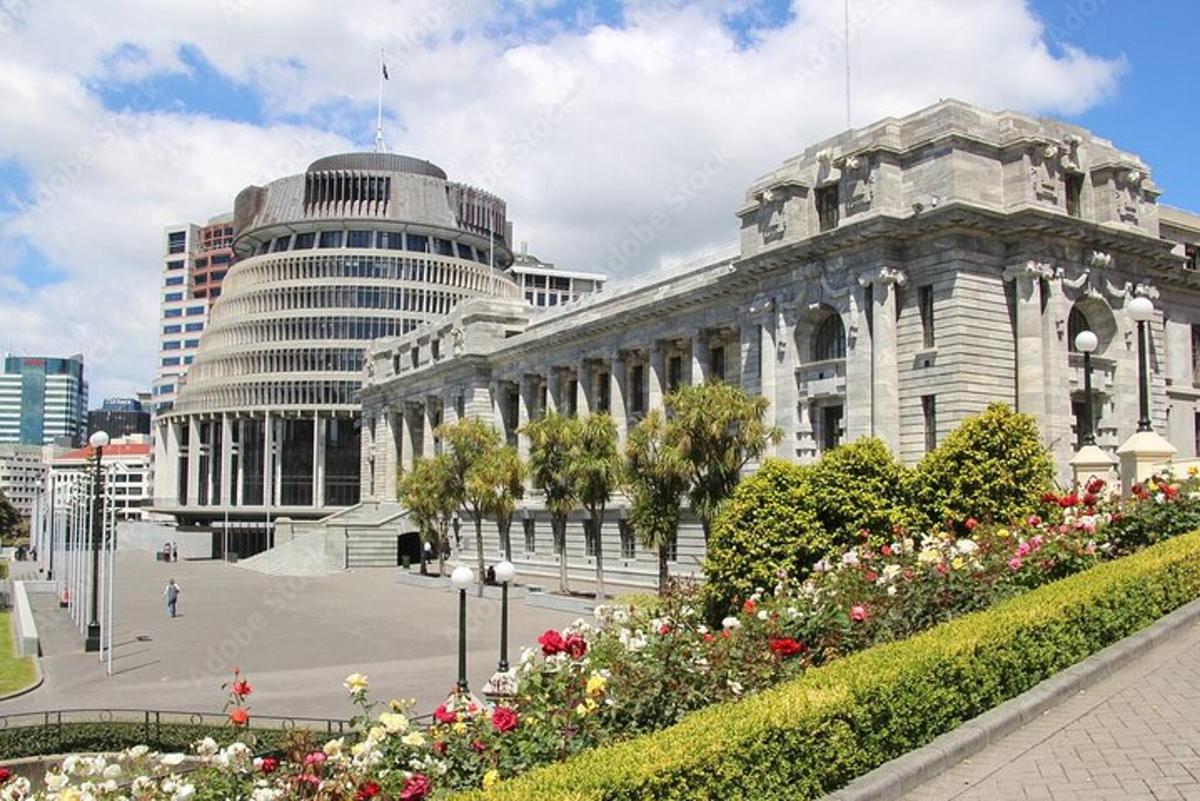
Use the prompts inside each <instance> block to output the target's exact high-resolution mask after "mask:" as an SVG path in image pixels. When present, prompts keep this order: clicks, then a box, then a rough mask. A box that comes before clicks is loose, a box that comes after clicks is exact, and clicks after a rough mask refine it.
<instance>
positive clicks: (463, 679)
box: [450, 565, 475, 695]
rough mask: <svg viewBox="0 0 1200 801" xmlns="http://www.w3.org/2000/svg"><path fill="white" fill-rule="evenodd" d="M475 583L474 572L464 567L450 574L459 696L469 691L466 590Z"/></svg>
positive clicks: (456, 687) (457, 568)
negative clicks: (455, 605)
mask: <svg viewBox="0 0 1200 801" xmlns="http://www.w3.org/2000/svg"><path fill="white" fill-rule="evenodd" d="M474 583H475V571H473V570H472V569H471V568H469V567H467V566H466V565H459V566H458V567H456V568H454V572H453V573H451V574H450V584H451V586H453V587H454V589H456V590H458V683H457V685H456V686H455V689H456V691H457V693H458V694H459V695H466V694H467V693H469V692H470V691H471V689H470V687H468V686H467V588H469V587H470V586H471V585H473V584H474Z"/></svg>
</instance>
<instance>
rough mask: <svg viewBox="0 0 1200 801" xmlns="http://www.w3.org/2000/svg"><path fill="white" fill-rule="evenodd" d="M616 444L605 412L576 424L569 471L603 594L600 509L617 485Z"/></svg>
mask: <svg viewBox="0 0 1200 801" xmlns="http://www.w3.org/2000/svg"><path fill="white" fill-rule="evenodd" d="M623 466H624V465H623V464H622V462H621V452H620V450H619V449H618V447H617V425H616V423H615V422H614V421H613V419H612V417H611V416H609V415H607V414H592V415H588V416H587V417H585V418H583V419H582V420H581V421H580V422H579V425H578V430H577V434H576V437H575V447H574V448H573V449H572V451H571V463H570V465H569V468H568V470H569V473H570V476H571V481H572V482H573V483H574V484H575V495H576V497H577V498H578V499H579V503H580V504H582V506H583V508H584V509H585V510H587V513H588V518H589V520H590V522H591V524H592V543H593V546H594V551H595V556H596V597H597V598H604V597H606V596H605V592H604V539H603V536H602V534H603V527H604V510H605V508H606V507H607V506H608V502H609V500H610V499H611V498H612V494H613V492H615V491H616V489H617V488H618V487H619V486H620V485H621V472H622V468H623Z"/></svg>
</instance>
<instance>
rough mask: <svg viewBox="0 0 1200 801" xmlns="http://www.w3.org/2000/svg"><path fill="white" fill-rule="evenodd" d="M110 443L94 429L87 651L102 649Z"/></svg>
mask: <svg viewBox="0 0 1200 801" xmlns="http://www.w3.org/2000/svg"><path fill="white" fill-rule="evenodd" d="M108 443H109V438H108V432H106V431H94V432H92V435H91V436H90V437H88V444H89V445H91V446H92V448H93V450H95V451H96V462H95V465H94V467H95V472H94V473H93V474H92V547H91V551H92V611H91V616H90V617H89V618H88V624H87V636H86V638H85V639H84V641H83V650H84V651H85V652H95V651H99V650H100V541H101V540H102V539H103V538H104V479H103V477H102V476H101V463H102V461H103V459H104V448H105V446H107V445H108Z"/></svg>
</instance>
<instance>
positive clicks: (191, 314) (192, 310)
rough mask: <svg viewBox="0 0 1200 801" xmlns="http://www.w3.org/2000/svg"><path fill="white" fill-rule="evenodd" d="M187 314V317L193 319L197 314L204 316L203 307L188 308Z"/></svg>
mask: <svg viewBox="0 0 1200 801" xmlns="http://www.w3.org/2000/svg"><path fill="white" fill-rule="evenodd" d="M187 314H188V317H195V316H196V315H198V314H204V307H203V306H188V309H187Z"/></svg>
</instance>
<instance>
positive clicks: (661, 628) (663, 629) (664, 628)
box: [658, 623, 671, 637]
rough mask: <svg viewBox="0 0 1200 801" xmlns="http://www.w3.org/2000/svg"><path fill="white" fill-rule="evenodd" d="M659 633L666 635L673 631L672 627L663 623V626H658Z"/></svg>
mask: <svg viewBox="0 0 1200 801" xmlns="http://www.w3.org/2000/svg"><path fill="white" fill-rule="evenodd" d="M658 633H659V634H661V635H662V636H664V637H666V636H667V635H668V634H670V633H671V627H670V626H669V625H667V624H666V623H663V624H662V625H661V626H659V627H658Z"/></svg>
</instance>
